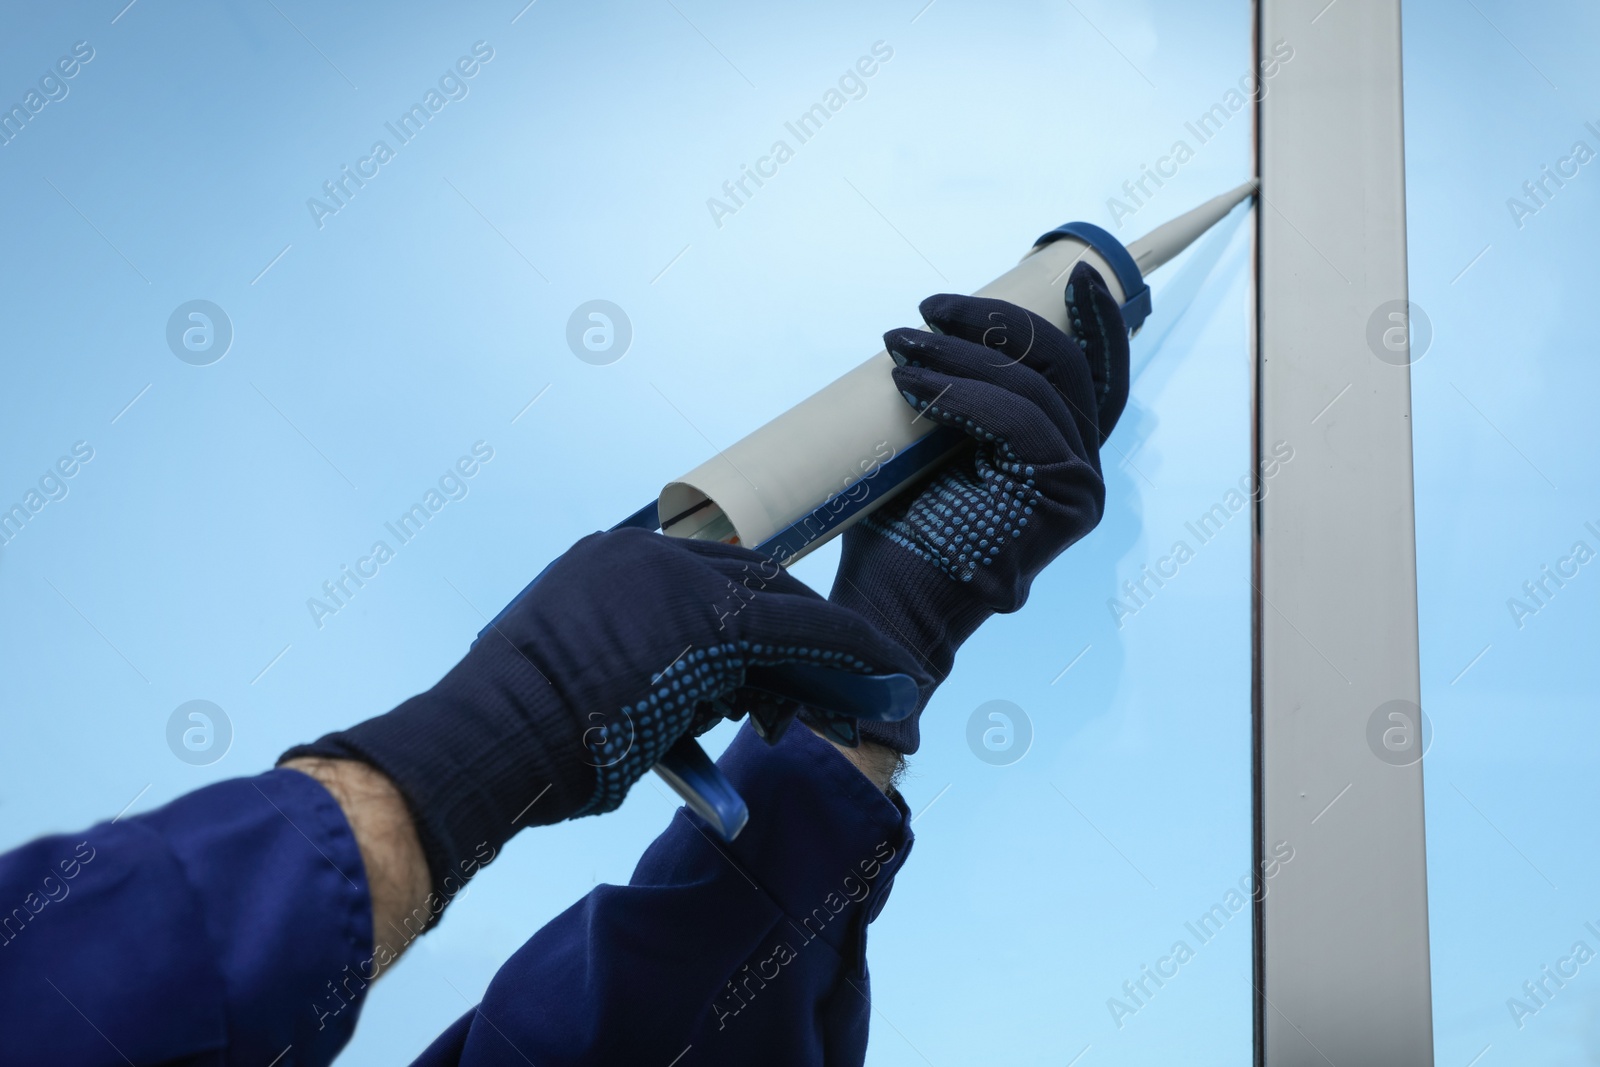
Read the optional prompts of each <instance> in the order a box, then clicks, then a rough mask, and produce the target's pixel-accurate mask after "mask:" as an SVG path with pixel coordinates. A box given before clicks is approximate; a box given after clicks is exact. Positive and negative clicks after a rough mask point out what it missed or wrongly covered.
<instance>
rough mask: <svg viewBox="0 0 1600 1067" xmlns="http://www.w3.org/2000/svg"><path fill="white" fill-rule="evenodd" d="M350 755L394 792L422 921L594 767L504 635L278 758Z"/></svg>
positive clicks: (591, 784)
mask: <svg viewBox="0 0 1600 1067" xmlns="http://www.w3.org/2000/svg"><path fill="white" fill-rule="evenodd" d="M301 757H322V758H326V759H354V760H360V761H362V762H363V763H367V764H370V765H371V766H373V767H375V768H377V769H378V770H380V771H382V772H383V773H384V774H385V775H387V776H388V777H389V778H390V780H392V781H393V782H394V784H395V786H396V787H397V788H398V789H399V790H400V793H401V795H402V796H404V797H405V801H406V806H407V807H408V808H409V809H410V811H411V817H412V821H413V822H414V823H415V825H416V828H417V836H418V837H419V838H420V839H421V842H422V852H423V855H424V857H425V858H426V860H427V863H428V875H429V881H430V883H431V885H432V888H433V892H432V894H431V895H430V897H429V900H428V909H429V911H430V913H431V914H430V918H429V925H430V926H431V925H432V923H433V922H434V921H436V920H437V919H438V916H439V915H440V914H441V913H442V912H443V911H444V908H445V905H447V904H448V903H449V902H450V899H451V898H452V897H453V896H454V895H455V894H457V893H459V892H460V891H461V887H462V886H463V885H465V884H466V881H467V879H468V878H470V877H471V876H472V874H474V873H475V872H476V871H477V870H478V868H479V867H481V866H483V865H484V864H486V863H488V862H489V861H490V860H492V859H493V858H494V857H495V855H496V854H498V852H499V850H500V848H501V846H503V845H504V844H505V843H506V841H508V840H509V839H510V838H511V836H512V835H513V834H515V833H516V832H517V831H518V830H520V829H522V828H523V827H525V826H539V825H548V824H550V823H556V822H560V821H562V820H564V819H568V818H571V817H572V816H573V815H575V814H577V813H578V812H579V811H580V810H581V809H582V808H584V807H585V806H586V805H587V804H588V803H589V802H590V800H591V798H592V797H593V796H594V793H595V790H596V788H597V785H598V774H597V771H596V769H595V767H594V766H593V764H592V763H590V762H589V760H590V759H592V757H591V756H590V755H589V753H588V752H587V751H586V750H585V749H584V748H583V744H582V731H581V730H580V728H579V725H578V723H577V721H576V717H575V716H574V715H572V713H571V712H569V711H568V710H567V709H566V708H565V707H564V705H563V703H562V701H561V700H560V699H559V697H558V695H557V694H556V692H555V690H554V689H553V688H552V687H551V686H550V684H549V682H547V681H546V680H545V678H544V677H543V675H542V674H541V673H540V672H539V670H538V668H536V667H535V666H534V665H533V664H532V663H531V662H530V661H529V660H528V659H527V658H526V657H525V656H524V655H523V654H522V653H521V652H520V651H518V650H517V649H516V648H514V647H513V646H512V645H511V644H510V643H509V642H508V641H505V640H501V639H498V638H497V637H491V638H489V639H487V640H485V641H484V642H482V643H481V644H480V645H478V646H477V647H476V648H474V649H473V650H472V651H471V652H469V653H467V655H466V657H465V658H463V659H462V660H461V662H460V663H458V664H456V666H455V667H454V668H453V669H452V670H451V671H450V673H449V674H447V675H445V676H444V678H443V679H441V680H440V682H439V684H438V685H436V686H434V687H433V688H432V689H430V690H428V691H427V692H425V693H422V694H419V695H417V696H414V697H412V698H411V699H410V700H407V701H405V702H404V703H403V704H401V705H400V706H399V707H397V708H395V709H394V710H393V711H390V712H388V713H386V714H383V715H379V716H377V717H375V718H371V719H368V720H366V721H365V722H362V723H358V724H357V725H355V726H353V727H351V728H349V729H348V730H340V731H337V732H335V733H330V734H327V735H325V736H323V737H321V738H319V739H317V740H316V741H314V742H312V743H311V744H308V745H296V746H295V747H294V748H291V749H289V751H287V752H285V753H284V754H283V755H282V756H281V757H279V763H280V764H281V763H282V762H283V761H284V760H289V759H297V758H301Z"/></svg>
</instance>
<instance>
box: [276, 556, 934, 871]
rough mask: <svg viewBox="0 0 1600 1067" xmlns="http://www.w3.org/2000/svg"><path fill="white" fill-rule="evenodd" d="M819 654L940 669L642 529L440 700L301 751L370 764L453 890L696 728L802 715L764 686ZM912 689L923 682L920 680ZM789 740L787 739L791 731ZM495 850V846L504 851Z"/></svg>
mask: <svg viewBox="0 0 1600 1067" xmlns="http://www.w3.org/2000/svg"><path fill="white" fill-rule="evenodd" d="M792 663H803V664H813V665H818V666H821V667H826V668H832V669H835V670H838V671H842V672H852V673H856V674H893V673H903V674H907V675H910V676H911V677H912V679H914V680H915V682H916V684H917V685H918V686H921V685H924V684H926V683H927V681H928V679H927V676H926V674H925V673H924V672H922V671H921V670H920V669H919V668H918V667H917V665H916V661H915V659H914V657H912V656H911V655H910V654H909V653H907V652H906V651H905V650H904V649H903V648H901V647H900V646H899V645H897V644H896V643H894V642H892V641H889V640H887V639H886V638H884V637H882V636H880V635H879V633H878V632H877V631H876V630H875V629H874V628H873V627H872V626H871V625H869V624H868V623H867V622H866V621H865V620H864V619H862V618H861V617H860V616H859V615H857V614H856V613H855V612H853V611H851V610H849V609H847V608H844V607H841V606H839V605H837V604H833V603H830V602H828V601H826V600H824V599H823V598H822V597H820V596H818V595H817V594H816V593H814V592H813V591H811V590H810V589H809V588H807V587H806V586H805V585H804V584H803V583H801V582H800V581H799V580H798V579H795V578H791V577H789V575H788V574H787V573H785V572H783V571H782V570H781V569H780V568H778V567H776V566H775V565H773V564H772V563H771V561H769V560H766V558H765V557H763V556H759V555H757V554H756V553H754V552H751V551H749V550H747V549H743V548H737V547H734V546H731V545H724V544H718V543H715V542H706V541H687V540H681V539H678V538H669V537H662V536H659V535H657V534H652V533H646V532H645V531H643V530H635V529H624V530H617V531H614V532H611V533H601V534H593V535H591V536H589V537H585V538H584V539H583V540H581V541H579V542H578V543H577V544H575V545H574V546H573V547H572V548H571V549H569V550H568V551H567V552H566V553H565V554H564V555H562V556H561V557H560V558H558V559H557V560H556V561H555V562H554V563H552V564H551V565H550V566H549V567H548V568H547V569H546V570H545V572H544V573H543V574H542V575H540V577H539V578H538V579H537V580H535V582H534V583H533V584H532V585H530V586H529V587H528V589H527V590H525V591H524V593H523V594H522V595H521V596H520V597H519V598H518V599H517V600H516V601H514V602H513V603H512V605H511V606H510V607H509V608H507V609H506V611H505V612H504V613H502V615H501V617H500V618H498V619H497V620H496V621H495V622H494V624H493V626H492V628H491V629H489V630H486V631H485V632H484V634H483V635H482V636H481V637H480V639H479V641H478V642H477V643H476V644H475V645H474V646H473V647H472V649H471V650H470V651H469V652H468V653H467V655H466V656H465V657H464V658H463V659H462V660H461V662H459V663H458V664H456V666H455V667H454V668H452V669H451V671H450V672H449V673H448V674H446V675H445V677H444V678H443V680H441V681H440V682H439V684H438V685H436V686H434V687H433V688H432V689H430V690H428V691H427V692H426V693H422V694H420V695H419V696H415V697H412V698H411V699H410V700H407V701H406V702H405V703H403V704H401V705H400V706H399V707H397V708H395V709H394V710H393V711H391V712H389V713H387V714H385V715H380V716H378V717H376V718H373V719H368V720H367V721H366V722H363V723H360V724H358V725H356V726H354V727H352V728H351V729H348V730H342V731H339V732H337V733H332V734H328V735H327V736H325V737H323V738H321V739H320V740H318V741H316V742H315V743H314V744H310V745H302V746H299V747H297V748H293V749H291V750H289V751H288V752H287V753H285V754H284V756H283V757H282V758H283V759H293V758H297V757H302V756H321V757H328V758H335V759H357V760H362V761H364V762H366V763H369V764H371V765H373V766H374V767H377V768H378V769H379V770H381V771H383V772H384V773H385V774H386V775H387V776H388V777H389V778H390V779H392V780H393V781H394V783H395V785H396V786H397V787H398V788H399V790H400V792H401V793H402V795H404V797H405V798H406V802H407V804H408V806H409V807H410V809H411V814H412V817H413V821H414V822H415V824H416V826H417V830H418V834H419V836H420V837H421V841H422V848H423V853H424V855H425V856H426V858H427V861H428V869H429V873H430V875H431V877H432V879H433V884H434V886H435V888H436V890H437V889H438V887H440V886H442V885H444V884H445V881H444V880H445V878H446V876H447V875H450V874H452V873H453V874H454V875H455V879H456V882H457V885H458V887H459V883H460V882H461V881H463V880H464V878H463V869H464V868H463V864H466V865H467V866H466V868H465V869H468V870H470V869H474V868H475V866H476V864H474V863H471V862H470V861H471V860H472V858H473V857H474V856H481V855H482V854H483V853H482V851H481V850H482V849H483V846H484V844H485V843H487V844H488V845H490V846H492V848H493V850H494V851H498V848H499V846H500V845H501V844H502V843H504V842H505V841H506V840H507V839H508V838H510V837H511V836H512V834H514V833H515V832H516V831H517V830H518V829H520V828H521V827H523V826H531V825H541V824H548V823H554V822H559V821H561V820H563V819H567V818H571V817H574V816H577V815H592V814H598V813H601V812H606V811H611V810H612V809H614V808H616V807H617V806H618V805H619V804H621V803H622V798H623V796H624V795H625V794H626V793H627V791H628V788H629V787H630V786H631V785H632V784H633V783H634V782H635V781H637V780H638V779H639V777H640V776H642V775H643V774H644V773H645V772H646V771H648V770H649V769H650V768H651V767H652V766H654V765H655V763H656V762H657V761H658V760H660V758H661V756H662V754H663V753H665V752H666V751H667V749H668V748H670V747H671V746H672V744H673V743H674V742H675V741H677V740H678V739H679V738H680V737H682V736H683V735H684V734H686V733H688V734H699V733H702V732H704V731H705V730H707V729H709V728H710V727H711V726H712V725H713V724H714V723H715V722H716V721H717V720H718V719H719V718H721V717H722V716H724V715H730V716H733V717H738V715H740V714H742V713H743V712H744V711H746V710H749V711H750V712H751V714H752V718H753V719H757V720H758V722H760V723H762V724H764V725H765V727H766V731H767V732H768V733H769V734H771V733H774V732H776V731H778V730H781V728H782V726H783V725H786V723H787V721H788V719H789V718H792V717H793V713H794V710H795V708H794V707H793V706H787V702H785V701H784V700H782V699H781V698H778V697H774V696H772V695H771V694H770V693H761V692H755V691H753V690H752V689H750V688H746V686H747V674H748V675H749V676H750V678H751V679H752V681H753V684H758V685H759V684H766V683H764V682H763V681H761V680H760V679H761V677H762V675H763V674H764V673H765V674H766V675H767V676H768V677H769V678H770V674H771V672H770V671H765V668H767V667H769V666H771V665H776V664H792ZM906 688H907V689H908V690H909V685H908V686H907V687H906ZM774 739H775V738H774ZM494 851H490V852H489V853H488V854H489V855H491V856H492V855H493V854H494Z"/></svg>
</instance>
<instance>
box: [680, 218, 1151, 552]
mask: <svg viewBox="0 0 1600 1067" xmlns="http://www.w3.org/2000/svg"><path fill="white" fill-rule="evenodd" d="M1080 261H1081V262H1085V263H1088V264H1089V265H1090V266H1092V267H1094V268H1095V269H1096V270H1098V271H1099V272H1100V275H1101V277H1103V278H1104V279H1105V281H1106V285H1107V287H1108V288H1109V289H1110V290H1111V295H1112V296H1113V297H1115V298H1116V300H1117V302H1118V303H1119V304H1121V305H1122V313H1123V317H1124V319H1126V320H1127V322H1128V325H1129V327H1130V328H1131V329H1135V330H1137V329H1138V328H1139V326H1140V325H1141V324H1142V323H1143V322H1144V318H1145V316H1146V315H1147V314H1149V311H1150V290H1149V288H1148V287H1147V286H1146V285H1145V283H1144V277H1143V275H1142V274H1141V273H1140V271H1139V268H1138V266H1137V265H1136V264H1135V262H1134V260H1133V257H1132V256H1131V255H1130V254H1129V252H1128V250H1127V249H1126V248H1124V247H1123V246H1122V244H1121V243H1120V242H1119V241H1117V239H1116V238H1115V237H1112V236H1111V235H1110V234H1109V233H1107V232H1106V231H1105V230H1102V229H1101V228H1100V227H1098V226H1094V225H1091V224H1089V223H1086V222H1074V223H1068V224H1067V225H1065V226H1062V227H1060V228H1058V229H1055V230H1052V231H1050V232H1049V233H1047V234H1045V235H1044V236H1043V237H1041V238H1040V239H1039V241H1038V243H1036V244H1035V245H1034V246H1033V248H1032V249H1030V250H1029V252H1028V254H1027V255H1026V256H1024V257H1023V258H1022V262H1020V263H1018V264H1017V265H1016V266H1015V267H1013V268H1011V269H1010V270H1009V271H1007V272H1006V273H1005V274H1002V275H1001V276H1000V277H998V278H996V279H995V280H994V281H992V282H990V283H989V284H988V285H986V286H984V287H983V288H982V289H979V290H978V291H977V292H976V293H975V294H973V295H975V296H983V297H993V298H994V299H997V300H1006V301H1009V302H1011V303H1013V304H1016V305H1018V306H1020V307H1024V308H1027V309H1028V310H1029V311H1032V312H1033V313H1034V314H1036V315H1038V316H1039V317H1040V318H1043V319H1045V320H1046V321H1048V322H1050V323H1052V324H1054V325H1055V326H1056V327H1058V328H1060V329H1061V330H1064V331H1066V330H1068V326H1067V307H1066V299H1065V290H1066V286H1067V278H1068V276H1069V275H1070V274H1071V273H1072V268H1073V266H1074V265H1075V264H1077V263H1079V262H1080ZM893 370H894V361H893V360H892V359H890V358H889V354H888V353H887V352H882V351H880V352H879V353H878V354H877V355H875V356H873V357H872V358H871V359H869V360H867V361H866V362H865V363H863V364H861V366H859V367H857V368H856V369H855V370H852V371H850V372H849V373H847V374H845V375H844V376H843V377H842V378H839V379H838V380H837V381H835V382H833V383H832V384H831V385H828V386H826V387H824V388H823V389H821V390H820V391H818V392H816V393H814V394H812V395H811V396H810V397H808V398H806V399H805V400H802V401H801V402H800V403H799V404H796V405H795V406H794V407H792V408H790V409H789V410H788V411H786V412H784V413H783V414H782V415H779V416H778V417H777V418H775V419H773V420H772V421H771V422H769V423H767V424H766V425H765V426H762V427H761V428H760V429H758V430H756V431H755V432H754V433H752V434H750V435H749V436H747V437H745V438H744V439H743V440H741V441H739V442H737V443H736V444H734V445H732V446H730V447H729V448H727V449H725V450H723V451H722V452H721V453H719V454H718V455H717V456H716V457H714V458H713V459H711V460H709V461H707V462H705V463H702V464H701V465H700V466H698V467H696V468H695V469H694V470H692V471H690V472H689V473H688V474H685V475H684V476H683V477H681V478H678V479H676V480H675V481H673V482H671V483H669V484H668V485H667V487H666V488H665V489H663V490H662V491H661V495H660V498H659V500H658V501H657V510H658V514H659V518H660V521H661V529H662V532H663V533H666V534H669V535H672V536H677V537H701V538H708V539H713V540H726V541H733V542H735V543H737V544H741V545H745V546H747V547H751V548H755V549H758V550H759V551H762V552H765V553H767V554H768V555H770V556H772V557H773V558H774V559H777V560H778V561H779V562H780V563H782V564H784V565H785V566H787V565H789V564H791V563H793V562H794V561H796V560H798V559H799V558H801V557H802V556H804V555H805V554H806V553H808V552H810V551H812V550H813V549H815V548H817V547H819V546H820V545H822V544H824V543H826V542H827V541H829V540H831V539H832V538H833V537H835V536H837V535H838V534H840V533H842V532H843V531H844V530H845V529H846V528H847V527H849V526H850V525H851V524H852V523H854V522H856V521H858V520H859V519H861V518H863V517H865V516H866V515H868V514H870V513H871V512H872V511H873V510H874V509H875V508H877V507H878V506H879V505H881V504H882V503H884V502H885V501H887V500H889V499H890V498H891V497H893V496H894V495H895V494H896V493H897V492H898V491H899V490H900V489H901V488H903V487H904V486H905V485H906V484H907V483H909V482H912V481H914V480H916V479H917V478H918V477H920V476H922V475H923V474H925V473H926V472H927V471H929V470H930V469H931V468H933V467H935V466H937V465H938V464H939V463H940V461H942V460H943V459H945V458H946V457H947V456H949V455H950V454H951V453H952V452H953V451H955V450H956V449H958V448H960V447H961V446H962V445H963V444H965V443H966V441H967V438H966V436H965V435H963V434H961V433H959V432H957V431H954V430H950V429H947V428H943V427H940V426H939V425H938V424H936V423H933V422H931V421H930V420H928V419H925V418H919V417H917V414H916V413H915V412H913V411H912V410H911V409H910V407H909V406H908V405H907V404H906V402H905V398H904V397H902V396H901V395H900V390H899V389H898V388H897V387H896V386H895V384H894V378H893V375H892V372H893Z"/></svg>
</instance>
